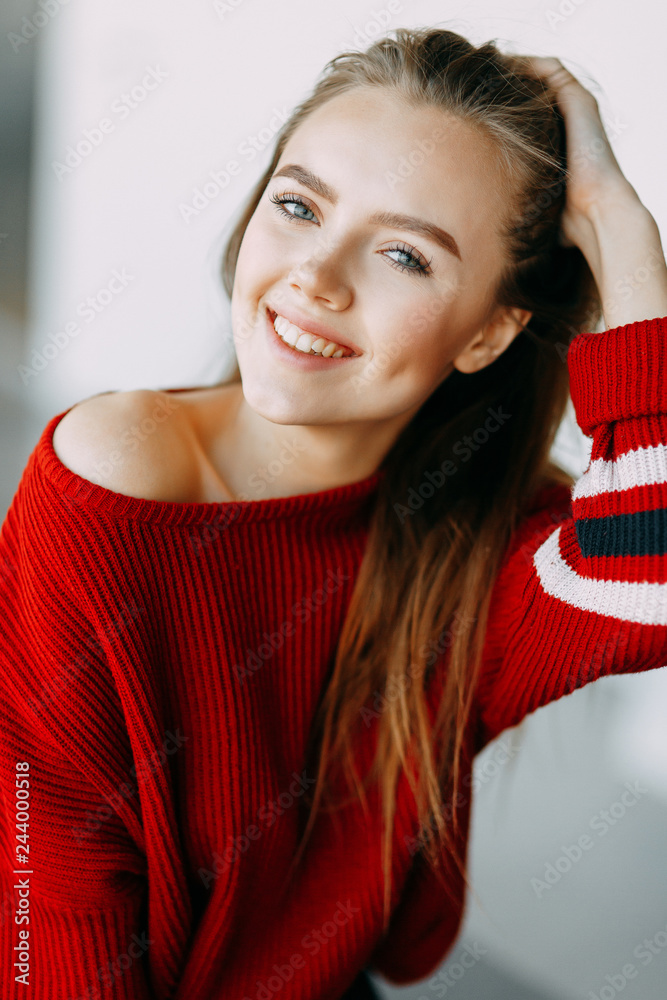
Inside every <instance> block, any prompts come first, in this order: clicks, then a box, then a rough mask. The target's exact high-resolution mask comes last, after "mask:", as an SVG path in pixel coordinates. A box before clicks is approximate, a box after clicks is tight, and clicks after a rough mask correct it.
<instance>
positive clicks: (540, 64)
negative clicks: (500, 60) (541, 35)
mask: <svg viewBox="0 0 667 1000" xmlns="http://www.w3.org/2000/svg"><path fill="white" fill-rule="evenodd" d="M524 58H525V59H526V61H527V62H528V63H529V64H530V66H531V67H532V69H533V70H534V71H535V73H536V74H537V76H539V77H541V78H543V79H544V80H545V82H546V83H547V84H548V85H549V86H550V87H552V88H553V89H554V90H556V91H558V92H559V93H560V94H561V95H562V94H563V91H566V92H568V90H571V89H572V88H573V87H576V88H579V90H580V91H582V92H583V93H584V94H588V96H589V97H590V99H591V100H592V101H594V102H595V103H596V104H597V99H596V97H595V95H594V94H592V93H591V91H590V90H588V88H587V87H585V86H584V85H583V83H582V82H581V80H579V79H578V78H577V77H576V76H575V75H574V73H571V72H570V70H569V69H567V67H565V66H563V64H562V62H561V61H560V59H557V58H556V57H555V56H525V57H524Z"/></svg>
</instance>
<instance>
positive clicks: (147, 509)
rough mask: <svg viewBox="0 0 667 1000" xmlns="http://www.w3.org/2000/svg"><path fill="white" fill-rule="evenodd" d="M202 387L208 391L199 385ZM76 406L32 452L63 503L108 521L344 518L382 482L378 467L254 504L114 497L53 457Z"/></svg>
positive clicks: (50, 424) (52, 425) (213, 522)
mask: <svg viewBox="0 0 667 1000" xmlns="http://www.w3.org/2000/svg"><path fill="white" fill-rule="evenodd" d="M196 388H197V387H196V386H183V387H178V388H169V389H161V390H160V391H161V392H170V393H172V392H191V391H192V390H193V389H196ZM202 388H208V386H204V387H202ZM76 405H77V404H76V403H73V404H72V406H69V407H68V408H67V409H66V410H63V411H62V412H61V413H57V414H56V415H55V416H53V417H52V418H51V419H50V420H49V421H48V423H47V424H46V426H45V428H44V430H43V432H42V435H41V437H40V439H39V442H38V444H37V447H36V449H35V458H36V461H37V465H38V467H39V469H40V471H41V472H42V474H43V475H44V476H45V477H46V479H47V480H48V481H49V482H50V483H51V484H52V485H53V486H54V487H55V489H56V490H57V491H58V492H59V493H60V494H61V495H62V496H63V497H65V498H66V499H67V501H68V502H69V503H71V504H74V505H75V506H79V507H81V508H88V507H93V508H95V509H97V510H99V511H103V512H104V513H105V514H108V515H110V516H112V517H120V518H129V519H132V520H138V521H150V522H159V523H161V524H168V525H174V526H177V525H182V524H207V525H213V526H215V525H217V526H218V527H221V526H228V525H229V524H231V523H234V524H240V523H243V522H247V521H256V520H257V521H260V520H271V519H278V518H280V519H283V518H290V517H295V516H297V515H299V516H304V515H310V514H315V513H317V512H320V511H330V512H332V511H333V510H334V509H337V508H341V507H344V508H346V510H347V513H348V514H349V513H350V511H349V508H350V507H352V506H356V507H360V506H361V505H362V502H363V501H364V500H366V498H367V497H370V496H371V494H373V493H374V492H375V490H376V488H377V486H378V484H379V483H380V481H381V480H382V478H383V477H384V474H385V470H384V469H381V468H378V469H376V470H375V471H374V472H372V473H371V474H370V475H369V476H367V477H366V478H365V479H359V480H357V481H356V482H353V483H346V484H344V485H342V486H333V487H331V488H329V489H325V490H318V491H316V492H314V493H297V494H294V495H292V496H288V497H265V498H264V499H259V500H222V501H214V502H206V503H204V502H202V503H197V502H191V501H187V502H181V501H172V500H148V499H146V498H144V497H133V496H128V495H126V494H124V493H116V492H114V491H113V490H109V489H107V488H106V487H105V486H100V485H99V484H97V483H93V482H91V481H90V480H88V479H84V478H83V476H80V475H78V473H76V472H73V471H72V469H70V468H68V467H67V466H66V465H65V464H64V463H63V462H62V461H61V460H60V458H59V457H58V455H57V454H56V452H55V449H54V447H53V434H54V431H55V429H56V427H57V425H58V424H59V423H60V421H61V420H62V419H63V417H64V416H65V415H66V414H67V413H69V411H70V410H71V409H73V407H74V406H76Z"/></svg>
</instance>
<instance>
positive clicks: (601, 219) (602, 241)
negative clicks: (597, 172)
mask: <svg viewBox="0 0 667 1000" xmlns="http://www.w3.org/2000/svg"><path fill="white" fill-rule="evenodd" d="M589 230H590V231H589V233H587V234H586V237H585V238H582V243H583V248H584V254H585V256H586V259H587V260H588V263H589V265H590V267H591V270H592V272H593V276H594V278H595V281H596V284H597V286H598V289H599V291H600V297H601V300H602V310H603V314H604V322H605V326H606V327H607V328H608V329H611V328H612V327H616V326H622V325H625V324H626V323H633V322H636V321H639V320H644V319H653V318H657V317H663V316H667V266H666V265H665V256H664V251H663V248H662V244H661V241H660V232H659V230H658V226H657V224H656V221H655V219H654V218H653V216H652V215H651V213H650V212H649V211H648V209H647V208H646V207H645V206H644V205H643V204H642V202H641V201H640V199H639V198H638V196H637V194H636V192H635V191H634V188H632V187H631V185H629V184H628V185H627V187H626V186H625V185H621V186H619V187H618V188H616V189H612V190H610V191H609V192H608V194H607V195H605V196H604V197H603V198H601V199H600V200H599V201H597V202H596V203H595V205H593V206H592V207H591V210H590V219H589Z"/></svg>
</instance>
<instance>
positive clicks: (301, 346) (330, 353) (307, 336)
mask: <svg viewBox="0 0 667 1000" xmlns="http://www.w3.org/2000/svg"><path fill="white" fill-rule="evenodd" d="M267 313H268V316H269V319H270V320H271V322H272V323H273V329H274V330H275V331H276V333H277V334H278V336H279V337H280V339H281V340H282V341H283V342H284V343H285V344H287V346H288V347H291V348H293V350H295V351H299V353H300V354H312V355H317V356H318V357H321V358H356V357H358V356H359V355H357V354H355V353H354V351H352V350H350V348H349V347H343V346H342V345H341V344H337V343H336V341H334V340H327V338H326V337H319V336H317V335H316V334H314V333H307V332H306V331H305V330H302V329H301V328H300V327H298V326H295V325H294V323H290V322H289V320H286V319H285V317H284V316H280V315H279V314H278V313H275V312H273V310H272V309H267Z"/></svg>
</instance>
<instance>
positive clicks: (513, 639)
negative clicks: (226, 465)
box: [0, 318, 667, 1000]
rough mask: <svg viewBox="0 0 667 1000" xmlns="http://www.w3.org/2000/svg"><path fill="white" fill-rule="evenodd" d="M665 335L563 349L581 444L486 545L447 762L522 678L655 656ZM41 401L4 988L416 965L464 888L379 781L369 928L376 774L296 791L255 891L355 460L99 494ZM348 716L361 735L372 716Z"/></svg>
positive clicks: (514, 705) (298, 786) (22, 608)
mask: <svg viewBox="0 0 667 1000" xmlns="http://www.w3.org/2000/svg"><path fill="white" fill-rule="evenodd" d="M666 344H667V318H660V319H652V320H644V321H641V322H637V323H632V324H628V325H627V326H624V327H619V328H615V329H613V330H608V331H606V332H604V333H602V334H589V333H584V334H580V335H578V336H577V337H576V338H575V339H574V341H573V342H572V344H571V346H570V349H569V353H568V365H569V370H570V376H571V385H572V396H573V400H574V404H575V409H576V413H577V418H578V420H579V423H580V425H581V427H582V429H583V430H584V431H585V432H586V433H588V434H591V435H592V436H593V450H592V455H591V462H590V464H589V467H588V469H587V471H586V472H585V473H584V474H583V475H582V476H581V477H580V479H579V480H578V482H577V483H576V486H575V488H574V489H573V491H572V493H570V491H569V490H568V489H567V488H565V487H552V488H549V489H546V490H544V491H542V493H541V494H540V495H539V496H538V497H537V498H535V501H534V503H533V505H532V507H531V509H530V511H529V513H528V515H527V516H526V517H525V519H524V521H523V522H522V524H521V526H520V527H519V529H518V530H517V532H516V533H515V536H514V538H513V539H512V542H511V545H510V547H509V549H508V551H507V552H506V554H505V557H504V560H503V563H502V567H501V570H500V573H499V576H498V578H497V581H496V584H495V587H494V591H493V599H492V605H491V617H490V620H489V626H488V631H487V636H486V646H485V655H484V663H483V670H482V673H481V677H480V680H479V683H478V687H477V690H476V700H475V710H474V713H473V718H472V720H471V725H470V727H469V734H468V738H467V742H466V745H465V754H464V759H465V767H464V774H465V775H468V776H469V775H470V772H471V768H472V761H473V757H474V754H475V753H477V752H479V750H481V749H482V747H483V746H485V745H486V743H488V742H489V740H491V739H493V738H494V737H495V736H497V735H498V734H499V733H501V732H502V731H503V730H504V729H505V728H507V727H509V726H513V725H516V724H517V723H519V722H520V721H521V719H522V718H524V717H525V716H526V715H527V714H528V713H530V712H533V711H535V709H537V708H538V707H540V706H541V705H545V704H547V703H548V702H551V701H553V700H555V699H557V698H560V697H561V696H563V695H565V694H567V693H569V692H570V691H573V690H574V689H575V688H578V687H581V686H582V685H583V684H586V683H589V682H590V681H593V680H595V679H596V678H597V677H599V676H601V675H604V674H610V673H622V672H631V671H640V670H648V669H652V668H656V667H660V666H662V665H663V664H664V663H665V662H666V661H667V416H666V415H667V380H666V379H665V377H664V372H665V361H666V360H667V359H666V357H665V355H666V353H667V349H666ZM168 391H169V392H180V391H183V390H182V389H171V390H168ZM66 412H68V411H64V412H63V413H60V414H58V415H57V416H55V417H53V418H52V419H51V420H50V421H49V423H48V424H47V426H46V428H45V430H44V432H43V434H42V436H41V437H40V439H39V442H38V443H37V445H36V447H35V449H34V451H33V452H32V454H31V456H30V458H29V461H28V463H27V465H26V468H25V471H24V473H23V476H22V478H21V482H20V484H19V487H18V490H17V492H16V495H15V497H14V499H13V502H12V505H11V508H10V510H9V512H8V514H7V517H6V520H5V522H4V524H3V526H2V531H1V533H0V612H1V616H0V664H1V667H2V670H1V672H0V685H1V702H0V713H1V716H0V725H1V729H0V875H1V880H2V882H1V891H2V907H1V908H0V926H1V934H0V962H1V971H0V993H1V995H2V998H3V1000H16V998H19V997H20V998H25V997H30V998H31V1000H66V998H67V1000H77V998H82V1000H83V998H84V997H85V998H86V1000H97V998H111V997H113V998H116V1000H171V998H177V1000H231V998H234V1000H243V998H246V1000H272V998H273V997H276V996H279V997H290V998H292V1000H338V998H339V997H340V996H341V994H342V993H343V992H344V990H345V989H346V987H347V986H349V985H350V983H351V982H352V981H353V980H354V978H355V976H356V975H357V973H358V972H359V970H360V969H362V968H363V967H370V968H374V969H376V970H378V971H379V972H381V973H383V974H384V975H385V976H387V977H388V978H389V979H390V980H391V981H392V982H394V983H399V984H400V983H407V982H410V981H413V980H415V979H420V978H421V977H423V976H426V975H428V974H429V973H430V972H431V971H433V970H434V969H435V968H436V967H437V966H438V965H439V963H440V962H441V961H442V959H443V958H444V956H445V955H446V954H447V952H448V951H449V950H450V949H451V947H452V945H453V944H454V941H455V939H456V936H457V933H458V931H459V929H460V924H461V920H462V916H463V911H464V903H465V897H464V885H463V884H462V882H461V880H460V878H459V877H458V876H457V875H456V874H455V873H454V872H453V871H451V870H449V869H446V870H447V880H448V885H449V891H446V890H445V889H444V888H443V887H442V886H441V885H440V884H439V883H438V881H437V880H436V879H435V878H434V877H433V875H432V874H431V873H430V872H429V870H428V867H427V866H425V864H424V862H423V858H422V855H421V853H419V852H418V851H415V848H414V844H415V836H416V834H417V832H418V824H417V817H416V809H415V804H414V799H413V797H412V794H411V793H410V792H409V788H408V786H407V782H406V781H405V780H404V779H402V780H401V782H400V784H399V790H398V810H397V820H396V827H395V831H394V857H393V874H394V893H393V897H392V907H393V908H392V923H391V926H390V929H389V933H388V934H387V935H386V936H385V937H384V938H383V937H382V889H383V882H382V871H381V855H380V832H381V825H380V814H379V801H380V800H379V795H378V794H376V793H375V792H372V793H371V795H370V804H371V813H370V818H366V817H365V815H364V813H363V810H362V808H361V807H360V806H357V805H356V804H354V803H353V804H350V805H349V806H347V807H345V808H344V809H343V810H342V811H341V812H339V813H337V814H335V819H333V818H332V817H331V815H328V814H320V816H319V818H318V821H317V824H316V826H315V831H314V834H313V837H312V839H311V841H310V843H309V846H308V849H307V852H306V856H305V858H304V861H303V864H302V866H301V867H300V868H299V869H298V870H297V875H296V876H295V879H294V881H293V883H292V884H291V885H290V887H289V889H288V890H283V879H284V875H285V871H286V868H287V866H288V864H289V862H290V860H291V858H292V857H293V853H294V850H295V847H296V845H297V836H298V833H299V831H300V829H301V825H300V824H301V823H302V821H303V815H302V814H301V811H302V809H303V789H304V786H305V785H308V787H310V788H312V779H313V777H314V775H312V774H306V773H305V771H304V766H305V763H304V762H305V750H306V739H307V736H308V731H309V727H310V722H311V720H312V718H313V715H314V712H315V709H316V706H317V703H318V699H319V697H320V695H321V691H322V689H323V686H324V684H325V683H326V681H327V678H328V675H329V671H330V668H331V666H332V664H333V656H334V652H335V647H336V642H337V638H338V636H339V634H340V631H341V628H342V625H343V621H344V618H345V613H346V609H347V606H348V603H349V599H350V596H351V593H352V588H353V585H354V581H355V579H356V575H357V573H358V570H359V566H360V563H361V559H362V557H363V553H364V550H365V545H366V541H367V530H368V523H369V517H370V514H371V512H372V508H373V501H374V495H375V491H376V487H377V485H378V482H379V479H380V476H381V475H382V473H381V472H376V473H374V474H373V475H371V476H369V477H368V478H367V479H364V480H361V481H359V482H356V483H352V484H350V485H347V486H341V487H337V488H334V489H330V490H324V491H321V492H318V493H310V494H300V495H297V496H291V497H286V498H278V499H275V498H274V499H266V500H258V501H251V502H243V503H207V504H200V503H171V502H167V501H150V500H144V499H138V498H134V497H127V496H122V495H120V494H117V493H113V492H111V491H109V490H107V489H104V488H103V487H100V486H97V485H94V484H92V483H90V482H88V481H87V480H85V479H82V478H81V477H80V476H78V475H76V474H75V473H73V472H72V471H71V470H69V469H68V468H66V467H65V466H64V465H63V464H62V463H61V462H60V461H59V459H58V457H57V455H56V454H55V452H54V450H53V445H52V435H53V431H54V429H55V426H56V424H57V423H58V422H59V420H60V419H62V417H63V416H64V414H65V413H66ZM446 658H447V654H446V651H445V652H444V653H443V654H442V656H441V658H440V660H439V661H438V662H439V667H440V673H439V674H438V673H437V672H436V678H437V677H439V678H440V680H441V679H442V677H443V676H444V669H445V667H446ZM434 690H437V685H436V687H435V688H434ZM361 731H362V732H363V733H364V736H363V739H362V740H361V742H360V744H359V755H360V760H362V759H363V760H370V756H369V755H370V754H371V753H372V751H373V750H374V737H375V735H376V732H377V723H376V721H373V720H371V722H370V725H368V726H367V727H365V728H364V727H363V726H362V727H361ZM17 762H21V763H22V762H27V764H28V765H29V767H28V769H27V770H26V769H25V768H19V770H17V768H16V765H17ZM24 776H27V777H28V782H29V784H28V785H25V784H23V783H22V779H23V778H24ZM17 782H18V784H17ZM309 782H310V784H308V783H309ZM26 787H27V789H28V791H29V800H28V811H29V826H28V827H26V832H27V834H28V845H29V854H28V855H27V863H21V862H20V861H19V860H18V858H19V856H21V855H23V856H24V857H25V856H26V852H25V850H24V845H23V843H22V842H21V840H17V839H16V837H17V834H19V835H22V833H23V831H22V830H21V829H18V830H17V828H16V822H17V820H16V795H17V789H19V790H22V789H25V788H26ZM463 787H464V788H465V794H463V795H462V797H461V798H462V805H461V810H460V813H459V821H460V822H461V824H462V834H461V840H460V844H461V848H462V850H464V851H465V848H466V844H467V836H468V829H469V811H470V797H471V790H470V789H471V784H470V782H468V783H467V784H465V785H464V786H463ZM21 796H23V797H21V802H24V801H25V797H24V793H23V791H21ZM20 808H22V806H20ZM17 872H18V874H17ZM21 884H24V885H26V886H29V896H28V905H29V909H28V910H27V911H26V912H27V915H28V917H29V922H25V923H17V922H16V920H15V915H16V914H17V913H18V912H20V911H19V909H18V908H19V906H20V905H25V904H20V902H19V900H20V896H19V890H18V889H17V888H13V887H16V886H18V885H21ZM20 930H24V931H25V930H28V931H29V938H28V945H27V950H28V952H29V955H30V971H29V975H28V977H27V978H28V982H29V986H27V987H26V986H25V985H23V984H22V983H20V982H17V981H16V978H15V977H16V976H17V975H19V973H20V968H19V966H17V965H15V964H14V963H15V962H18V961H19V959H18V955H19V951H18V949H17V946H18V945H19V944H20V939H19V931H20ZM15 949H16V950H15Z"/></svg>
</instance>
